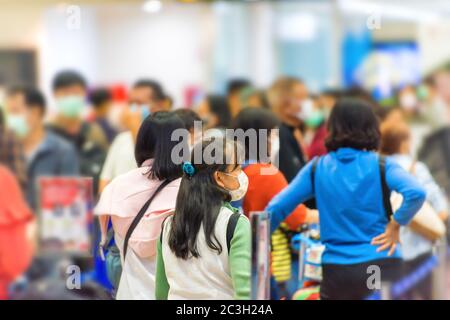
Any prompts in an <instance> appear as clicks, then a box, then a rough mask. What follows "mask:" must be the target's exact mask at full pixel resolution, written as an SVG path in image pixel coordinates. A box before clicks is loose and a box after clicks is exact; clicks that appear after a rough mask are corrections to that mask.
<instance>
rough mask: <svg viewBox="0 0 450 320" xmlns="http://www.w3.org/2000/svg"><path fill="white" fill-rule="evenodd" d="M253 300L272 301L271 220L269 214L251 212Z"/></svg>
mask: <svg viewBox="0 0 450 320" xmlns="http://www.w3.org/2000/svg"><path fill="white" fill-rule="evenodd" d="M250 220H251V225H252V293H251V298H252V299H253V300H269V299H270V268H269V266H270V262H269V254H270V219H269V214H268V213H267V212H251V213H250Z"/></svg>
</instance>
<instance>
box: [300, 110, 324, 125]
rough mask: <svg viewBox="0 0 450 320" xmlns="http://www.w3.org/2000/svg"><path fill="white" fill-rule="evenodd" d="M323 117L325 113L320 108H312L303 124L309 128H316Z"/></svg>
mask: <svg viewBox="0 0 450 320" xmlns="http://www.w3.org/2000/svg"><path fill="white" fill-rule="evenodd" d="M324 119H325V114H324V113H323V112H322V111H321V110H314V111H312V112H311V114H309V115H308V116H307V117H306V118H305V124H306V125H307V126H308V127H310V128H317V127H318V126H320V125H321V124H322V123H323V121H324Z"/></svg>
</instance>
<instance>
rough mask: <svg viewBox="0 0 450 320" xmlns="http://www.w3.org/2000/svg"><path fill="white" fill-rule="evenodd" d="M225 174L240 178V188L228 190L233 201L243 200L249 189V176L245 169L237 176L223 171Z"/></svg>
mask: <svg viewBox="0 0 450 320" xmlns="http://www.w3.org/2000/svg"><path fill="white" fill-rule="evenodd" d="M223 174H226V175H227V176H230V177H233V178H235V179H238V181H239V188H237V189H234V190H228V192H229V193H230V196H231V201H238V200H241V199H242V198H243V197H244V196H245V194H246V193H247V189H248V177H247V175H246V174H245V172H244V171H241V172H240V173H239V174H238V175H237V177H236V176H233V175H232V174H229V173H226V172H223Z"/></svg>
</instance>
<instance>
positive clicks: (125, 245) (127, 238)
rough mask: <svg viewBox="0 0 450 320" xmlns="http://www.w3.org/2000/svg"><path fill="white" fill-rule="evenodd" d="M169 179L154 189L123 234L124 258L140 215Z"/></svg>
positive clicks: (142, 214)
mask: <svg viewBox="0 0 450 320" xmlns="http://www.w3.org/2000/svg"><path fill="white" fill-rule="evenodd" d="M170 182H171V181H170V180H165V181H164V182H163V183H161V184H160V185H159V187H158V188H157V189H156V191H155V192H154V193H153V195H152V196H151V197H150V199H148V200H147V202H145V204H144V206H143V207H142V208H141V210H139V212H138V214H137V215H136V217H134V219H133V221H132V222H131V225H130V227H129V228H128V231H127V234H126V235H125V241H124V243H123V259H124V260H125V257H126V256H127V250H128V241H129V240H130V237H131V235H132V234H133V231H134V229H136V227H137V225H138V223H139V221H141V219H142V217H143V216H144V214H145V212H146V211H147V209H148V207H149V206H150V204H151V203H152V201H153V199H155V197H156V196H157V195H158V193H159V192H160V191H161V190H162V189H163V188H164V187H165V186H167V185H168V184H169V183H170Z"/></svg>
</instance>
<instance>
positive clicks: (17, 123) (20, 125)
mask: <svg viewBox="0 0 450 320" xmlns="http://www.w3.org/2000/svg"><path fill="white" fill-rule="evenodd" d="M6 126H7V127H8V128H9V129H10V130H12V131H13V132H14V133H15V134H16V135H17V136H18V137H19V138H23V137H25V136H26V135H27V134H28V132H29V131H30V130H29V128H28V123H27V121H26V120H25V117H24V116H21V115H8V118H7V119H6Z"/></svg>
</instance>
